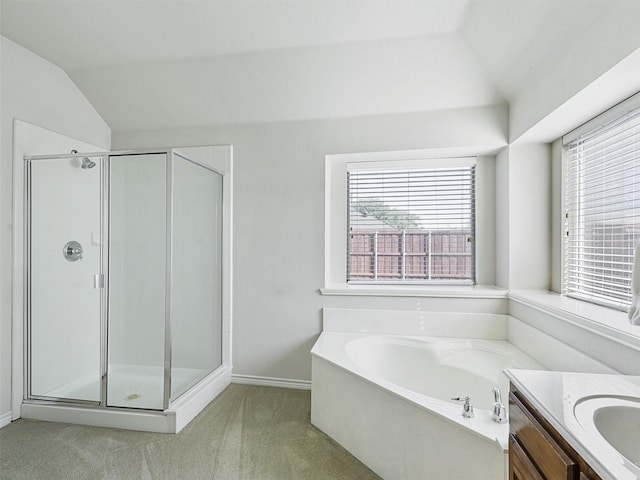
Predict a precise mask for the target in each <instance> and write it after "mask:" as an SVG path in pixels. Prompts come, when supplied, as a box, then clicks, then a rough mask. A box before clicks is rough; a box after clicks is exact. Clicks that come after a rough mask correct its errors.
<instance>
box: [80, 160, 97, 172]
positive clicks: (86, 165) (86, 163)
mask: <svg viewBox="0 0 640 480" xmlns="http://www.w3.org/2000/svg"><path fill="white" fill-rule="evenodd" d="M95 166H96V162H92V161H91V160H89V159H88V158H87V157H82V168H84V169H87V168H93V167H95Z"/></svg>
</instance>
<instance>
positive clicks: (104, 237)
mask: <svg viewBox="0 0 640 480" xmlns="http://www.w3.org/2000/svg"><path fill="white" fill-rule="evenodd" d="M153 154H165V155H166V163H165V168H166V185H165V191H166V257H165V261H166V270H165V337H164V342H165V344H164V353H165V355H164V385H163V391H164V393H163V409H162V410H159V409H152V408H131V407H122V406H108V404H107V394H108V375H109V374H108V367H109V351H108V350H109V349H108V342H109V337H108V329H109V254H110V250H109V241H110V228H109V219H110V165H111V157H112V156H125V155H153ZM174 156H177V157H180V158H181V159H183V160H185V161H187V162H190V163H193V164H195V165H197V166H199V167H201V168H204V169H205V170H208V171H209V172H212V173H215V174H218V175H220V176H221V178H222V183H221V188H222V192H221V198H222V201H223V204H222V210H223V212H225V208H226V207H225V201H226V199H225V198H226V197H225V189H226V182H227V172H224V171H221V170H219V169H217V168H215V167H213V166H210V165H206V164H204V163H202V162H199V161H197V160H194V159H192V158H189V157H188V156H186V155H184V154H182V153H180V151H179V149H176V148H167V149H162V148H160V149H141V150H122V151H98V152H83V153H63V154H54V155H25V156H24V157H23V160H24V225H23V227H24V229H23V230H24V238H23V247H24V256H23V267H24V272H25V273H24V308H23V314H24V335H23V345H24V350H23V352H24V363H23V402H25V401H27V402H32V403H41V404H42V403H44V404H56V405H71V406H84V407H91V408H97V409H107V410H124V411H129V412H131V411H140V412H150V413H162V412H163V411H166V410H167V409H169V408H170V406H171V403H172V402H175V401H176V400H178V399H179V398H181V397H182V396H183V395H184V394H186V393H188V392H189V391H190V389H188V390H186V391H185V392H182V393H181V394H180V395H178V396H177V397H176V398H174V399H172V398H171V366H172V355H171V353H172V338H171V319H172V315H171V314H172V305H171V280H172V260H173V256H172V234H173V182H172V180H173V161H174ZM83 157H90V158H91V157H102V162H101V166H100V169H101V170H100V188H101V194H100V226H101V248H100V270H101V271H100V275H101V276H102V277H101V278H102V282H103V286H102V287H101V288H100V290H101V292H100V319H99V321H100V327H99V331H100V401H89V400H81V399H69V398H56V397H46V396H37V395H32V393H31V368H32V359H31V354H32V348H31V334H32V329H31V321H32V317H31V300H32V298H31V277H32V272H31V207H32V202H31V162H32V161H36V160H38V161H46V160H56V159H68V158H80V159H81V158H83ZM223 215H224V213H223ZM220 228H221V229H222V231H221V241H222V244H221V245H220V248H221V255H222V265H221V271H220V286H219V288H220V289H221V297H220V298H221V300H222V303H221V305H220V313H221V325H220V328H221V332H220V333H221V342H222V344H221V346H220V347H221V352H222V358H221V364H220V365H219V366H218V367H216V368H215V369H214V370H212V371H211V372H209V373H208V374H207V375H206V376H205V377H204V378H207V377H208V376H209V375H211V374H213V373H214V372H216V371H218V370H220V369H223V368H227V367H228V365H227V363H228V359H227V358H226V356H227V355H225V316H226V314H225V308H229V306H227V307H225V303H226V302H228V301H229V300H230V299H229V298H227V295H226V293H228V294H230V292H226V293H225V290H226V289H228V288H230V285H227V286H225V283H226V281H227V280H226V278H227V275H229V272H225V266H226V262H225V260H224V257H225V250H227V251H228V252H229V253H228V254H229V255H230V251H229V247H230V245H228V246H227V245H225V244H226V243H227V241H228V238H227V236H226V233H225V228H226V225H225V220H224V219H223V220H222V222H221V225H220ZM227 348H228V347H227ZM204 378H203V379H201V380H200V381H199V382H198V383H200V382H202V381H203V380H204ZM196 385H197V384H196ZM191 388H193V387H191Z"/></svg>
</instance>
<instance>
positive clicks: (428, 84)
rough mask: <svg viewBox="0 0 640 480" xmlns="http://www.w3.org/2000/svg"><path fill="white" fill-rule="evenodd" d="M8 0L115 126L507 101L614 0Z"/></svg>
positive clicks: (21, 33) (24, 32)
mask: <svg viewBox="0 0 640 480" xmlns="http://www.w3.org/2000/svg"><path fill="white" fill-rule="evenodd" d="M626 1H637V0H129V1H119V0H2V2H1V4H0V8H1V10H0V18H1V33H2V35H3V36H5V37H7V38H9V39H11V40H13V41H14V42H16V43H18V44H20V45H22V46H23V47H25V48H27V49H29V50H31V51H33V52H34V53H36V54H38V55H40V56H41V57H43V58H46V59H47V60H49V61H51V62H53V63H54V64H56V65H58V66H59V67H60V68H62V69H63V70H64V71H65V72H66V73H67V74H68V75H69V77H70V78H71V79H72V80H73V81H74V82H75V83H76V85H77V86H78V87H79V88H80V89H81V90H82V92H83V93H84V95H85V96H86V97H87V98H88V99H89V101H90V102H91V103H92V104H93V105H94V107H95V108H96V110H97V111H98V113H100V115H102V117H103V118H104V119H105V121H106V122H107V123H108V124H109V125H110V126H111V128H112V130H114V131H127V130H147V129H156V128H181V127H191V126H202V125H219V124H230V123H251V122H272V121H296V120H307V119H319V118H339V117H352V116H359V115H375V114H388V113H401V112H416V111H433V110H442V109H452V108H463V107H471V106H481V105H493V104H498V103H502V102H505V101H512V100H513V99H514V98H516V97H517V96H518V95H519V94H520V93H521V92H522V91H523V90H525V89H526V88H527V87H528V85H530V84H531V82H534V81H535V79H536V77H537V75H539V74H540V71H541V69H543V68H544V66H545V64H547V62H548V61H549V60H550V58H552V57H553V56H555V55H557V54H558V52H561V51H562V50H563V49H564V48H566V47H568V46H569V45H570V44H571V42H575V41H579V39H580V38H581V37H583V36H585V35H588V32H589V28H590V26H591V25H592V24H593V23H594V22H596V21H598V20H599V18H601V17H602V16H603V15H606V13H607V11H608V10H610V9H611V8H614V6H615V4H616V2H626Z"/></svg>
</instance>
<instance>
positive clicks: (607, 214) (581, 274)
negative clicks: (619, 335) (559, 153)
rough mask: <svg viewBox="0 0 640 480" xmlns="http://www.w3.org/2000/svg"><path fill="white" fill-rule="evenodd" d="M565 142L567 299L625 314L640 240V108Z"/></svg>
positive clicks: (609, 115) (621, 109)
mask: <svg viewBox="0 0 640 480" xmlns="http://www.w3.org/2000/svg"><path fill="white" fill-rule="evenodd" d="M638 100H639V98H638V96H637V95H636V97H633V98H632V99H630V100H629V101H627V102H625V103H623V104H621V105H619V106H618V107H615V109H612V111H609V112H606V113H605V114H603V115H602V116H600V117H597V118H596V119H594V120H593V121H591V122H589V123H587V124H586V125H585V126H583V127H580V129H578V130H577V131H576V132H573V133H572V134H569V135H567V136H566V137H565V138H564V141H563V143H564V166H563V168H564V173H563V177H564V203H565V232H564V233H565V236H564V259H563V262H564V265H563V270H564V272H563V277H564V278H563V293H564V294H565V295H567V296H570V297H573V298H578V299H580V300H586V301H589V302H592V303H597V304H600V305H604V306H608V307H612V308H616V309H619V310H627V309H628V307H629V304H630V302H631V271H632V270H631V269H632V265H633V255H634V249H635V245H636V244H637V242H638V241H639V240H640V102H639V101H638Z"/></svg>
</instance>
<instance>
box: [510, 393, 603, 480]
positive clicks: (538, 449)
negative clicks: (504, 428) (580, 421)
mask: <svg viewBox="0 0 640 480" xmlns="http://www.w3.org/2000/svg"><path fill="white" fill-rule="evenodd" d="M509 418H510V422H509V425H510V427H509V429H510V435H509V480H564V479H567V480H601V479H600V477H599V476H598V475H597V474H596V473H595V472H594V471H593V470H592V469H591V467H589V465H588V464H587V463H586V462H585V461H584V459H583V458H582V457H581V456H580V455H579V454H578V453H577V452H576V451H575V450H574V449H573V448H572V447H571V446H570V445H569V444H568V443H567V442H566V440H565V439H564V438H563V437H562V436H561V435H560V434H559V433H558V432H557V431H556V430H555V429H554V428H553V427H552V426H551V424H550V423H549V422H548V421H547V420H546V419H545V418H544V417H543V416H542V415H541V414H540V412H538V411H537V410H536V409H535V408H534V407H533V406H532V405H531V404H530V403H529V402H528V401H527V399H526V398H525V397H524V395H522V393H521V392H519V391H518V390H517V389H516V388H515V387H513V386H512V387H511V392H510V393H509Z"/></svg>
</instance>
